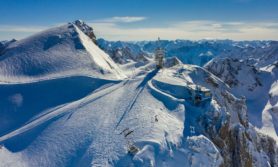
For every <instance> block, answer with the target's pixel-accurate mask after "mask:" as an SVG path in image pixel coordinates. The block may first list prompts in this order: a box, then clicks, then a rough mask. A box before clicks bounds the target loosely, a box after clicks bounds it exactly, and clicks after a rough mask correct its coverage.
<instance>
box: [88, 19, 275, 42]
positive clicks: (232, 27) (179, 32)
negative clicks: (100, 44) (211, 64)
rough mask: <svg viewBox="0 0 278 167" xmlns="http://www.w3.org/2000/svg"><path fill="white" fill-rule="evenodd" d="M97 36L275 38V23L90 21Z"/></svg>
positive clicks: (118, 37) (118, 38)
mask: <svg viewBox="0 0 278 167" xmlns="http://www.w3.org/2000/svg"><path fill="white" fill-rule="evenodd" d="M90 25H91V26H92V27H93V28H94V29H95V31H96V33H97V35H98V37H102V38H105V39H108V40H126V41H134V40H154V39H156V38H157V37H158V36H159V37H161V38H164V39H191V40H198V39H233V40H278V29H277V23H276V22H218V21H209V20H193V21H184V22H176V23H174V24H171V25H169V26H167V27H148V28H129V27H125V28H122V27H123V26H122V25H121V26H119V25H118V24H114V23H111V22H109V23H104V22H102V23H97V22H96V23H90Z"/></svg>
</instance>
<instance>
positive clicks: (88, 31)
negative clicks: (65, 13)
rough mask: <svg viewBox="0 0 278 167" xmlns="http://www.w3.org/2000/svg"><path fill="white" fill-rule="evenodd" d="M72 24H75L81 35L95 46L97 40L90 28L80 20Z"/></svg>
mask: <svg viewBox="0 0 278 167" xmlns="http://www.w3.org/2000/svg"><path fill="white" fill-rule="evenodd" d="M73 24H75V25H76V26H77V27H78V28H79V29H80V30H81V31H82V32H83V33H85V34H86V35H87V36H88V37H89V38H91V39H92V41H93V42H94V43H95V44H97V39H96V36H95V34H94V30H93V28H92V27H90V26H88V25H87V24H86V23H85V22H84V21H82V20H76V21H74V22H73Z"/></svg>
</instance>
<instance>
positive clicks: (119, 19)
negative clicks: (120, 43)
mask: <svg viewBox="0 0 278 167" xmlns="http://www.w3.org/2000/svg"><path fill="white" fill-rule="evenodd" d="M146 19H147V18H146V17H134V16H124V17H118V16H115V17H111V18H105V19H100V20H96V21H93V22H97V23H133V22H139V21H143V20H146Z"/></svg>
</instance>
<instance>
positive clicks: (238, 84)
mask: <svg viewBox="0 0 278 167" xmlns="http://www.w3.org/2000/svg"><path fill="white" fill-rule="evenodd" d="M262 58H265V56H263V57H261V58H259V60H261V59H262ZM268 58H270V60H269V59H264V62H253V61H249V59H247V60H239V59H231V58H224V59H214V60H212V61H211V62H209V63H208V64H206V65H205V68H206V69H207V70H208V71H210V72H211V73H213V74H215V75H216V76H218V77H219V78H220V79H222V80H223V81H224V82H225V83H227V84H228V85H229V86H230V87H231V92H232V93H233V94H234V95H236V96H238V97H240V96H244V98H246V104H247V107H248V115H249V120H250V122H251V123H252V124H253V125H254V126H256V128H257V129H259V130H260V131H261V132H263V133H265V134H267V135H270V136H272V137H273V138H275V139H276V141H277V140H278V137H277V132H278V124H277V121H276V119H277V111H276V110H277V96H278V94H277V91H276V89H277V81H278V75H277V74H278V73H277V71H278V68H277V62H278V61H277V60H278V57H276V62H274V63H271V64H269V65H268V66H266V67H260V66H261V64H265V62H271V60H272V59H273V57H272V56H271V57H268Z"/></svg>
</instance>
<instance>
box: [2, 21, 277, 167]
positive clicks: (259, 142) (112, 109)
mask: <svg viewBox="0 0 278 167" xmlns="http://www.w3.org/2000/svg"><path fill="white" fill-rule="evenodd" d="M168 42H169V41H162V42H161V44H160V45H165V46H166V45H167V46H168V47H169V48H170V46H171V47H172V49H174V48H175V49H179V48H180V46H181V45H183V44H181V43H188V44H190V43H191V42H190V41H180V42H181V43H179V40H177V41H175V42H176V44H173V43H171V42H169V43H168ZM206 42H207V41H204V43H206ZM222 42H223V41H222ZM222 42H220V43H222ZM154 43H155V42H154ZM167 43H168V44H167ZM192 43H195V42H192ZM216 43H217V42H216ZM223 43H229V41H226V42H223ZM231 43H234V42H231ZM250 43H251V42H250ZM96 44H97V45H96ZM227 45H228V44H227ZM229 45H230V44H229ZM231 45H232V44H231ZM253 45H256V46H257V45H258V46H257V47H261V48H262V47H263V46H264V42H262V43H260V42H258V43H257V42H254V44H253ZM155 47H156V46H155V45H153V42H133V43H125V42H112V43H110V42H107V41H105V40H98V41H95V36H94V34H93V29H92V28H89V26H88V25H86V24H85V23H84V22H82V21H80V20H79V21H75V22H73V23H69V24H66V25H62V26H59V27H55V28H52V29H49V30H46V31H44V32H41V33H38V34H35V35H33V36H31V37H28V38H26V39H23V40H19V41H16V42H12V43H11V44H9V45H7V46H6V47H5V49H4V52H3V54H2V55H1V56H0V79H1V83H0V92H1V93H0V107H1V110H0V167H2V166H3V167H7V166H16V167H17V166H19V167H25V166H26V167H37V166H42V167H50V166H51V167H56V166H57V167H61V166H82V167H83V166H84V167H87V166H159V167H160V166H161V167H163V166H164V167H169V166H175V167H178V166H181V167H184V166H186V167H187V166H194V167H200V166H212V167H218V166H231V167H232V166H258V167H261V166H277V165H278V149H277V145H276V142H275V140H274V139H273V138H271V137H269V136H267V135H266V134H264V131H263V128H261V129H260V128H258V125H257V124H255V123H257V122H254V123H253V122H252V121H253V120H251V119H252V118H251V116H250V115H252V113H250V111H249V110H250V108H249V107H250V104H252V103H253V104H257V103H258V104H259V103H260V104H261V101H258V98H259V96H263V95H265V94H263V93H265V90H267V91H268V92H267V94H269V97H268V98H267V100H268V102H267V105H265V106H266V107H268V109H267V110H271V112H272V113H273V115H274V116H273V117H272V118H273V119H274V118H277V117H276V115H275V114H276V112H277V111H276V110H277V99H278V98H277V89H278V88H277V80H276V81H275V78H277V63H274V64H273V63H272V64H268V65H261V64H258V61H251V59H244V60H235V59H223V60H222V59H213V60H212V61H210V62H209V63H208V64H207V65H205V68H202V67H200V66H197V65H186V64H183V63H182V62H181V61H180V60H179V59H178V58H180V57H181V56H180V57H179V56H177V57H178V58H176V57H169V58H166V59H165V62H164V64H165V67H164V68H163V69H156V68H155V67H156V66H155V63H154V60H153V59H152V51H151V48H155ZM192 47H193V48H195V46H192ZM215 47H216V46H215ZM100 48H104V50H105V51H106V52H107V53H109V54H110V56H111V58H110V57H109V56H108V54H106V53H105V52H104V51H102V50H101V49H100ZM197 48H199V49H197V50H202V49H200V48H202V47H200V46H198V47H197ZM216 48H217V49H218V47H216ZM189 50H190V49H189ZM192 50H194V51H196V50H195V49H192ZM114 51H117V52H115V53H114ZM110 52H112V53H113V54H111V53H110ZM169 52H170V51H169V50H168V53H169ZM134 53H136V54H134ZM273 53H274V51H273ZM209 55H210V56H211V54H209ZM192 56H193V55H192ZM205 57H206V56H205ZM212 57H214V56H212ZM268 57H269V58H270V59H272V58H273V57H272V56H271V55H270V54H269V56H268ZM199 58H200V57H198V56H197V57H196V58H195V57H194V59H196V60H197V59H199ZM112 59H113V60H115V61H116V62H117V63H115V62H114V61H113V60H112ZM201 59H202V60H198V62H199V63H200V62H202V63H205V62H206V61H208V60H210V59H211V58H209V59H207V60H206V61H203V58H201ZM274 59H275V57H274ZM182 60H183V59H182ZM247 60H248V61H247ZM253 60H255V58H254V59H253ZM256 60H257V59H256ZM183 62H184V60H183ZM251 62H252V63H251ZM266 62H268V61H266ZM202 63H201V64H202ZM196 64H198V63H196ZM224 74H225V75H224ZM244 77H248V80H242V78H244ZM268 77H269V78H271V80H270V79H269V78H268ZM230 80H231V82H230ZM249 88H252V91H251V89H249ZM266 88H269V90H268V89H266ZM240 91H242V92H243V93H242V94H243V95H245V96H246V99H245V98H242V97H241V96H240V95H242V94H240ZM252 92H255V93H252ZM248 93H250V97H252V96H253V94H256V95H257V97H256V98H254V101H249V96H247V95H249V94H248ZM260 93H262V94H260ZM251 106H252V105H251ZM254 116H255V115H254ZM250 118H251V119H250ZM268 118H269V117H268ZM264 119H267V117H264ZM249 120H250V122H251V123H250V122H249ZM265 123H272V124H274V126H276V125H275V123H274V121H270V120H269V121H268V122H265ZM263 127H267V128H268V127H269V126H263ZM274 137H275V136H274Z"/></svg>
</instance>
